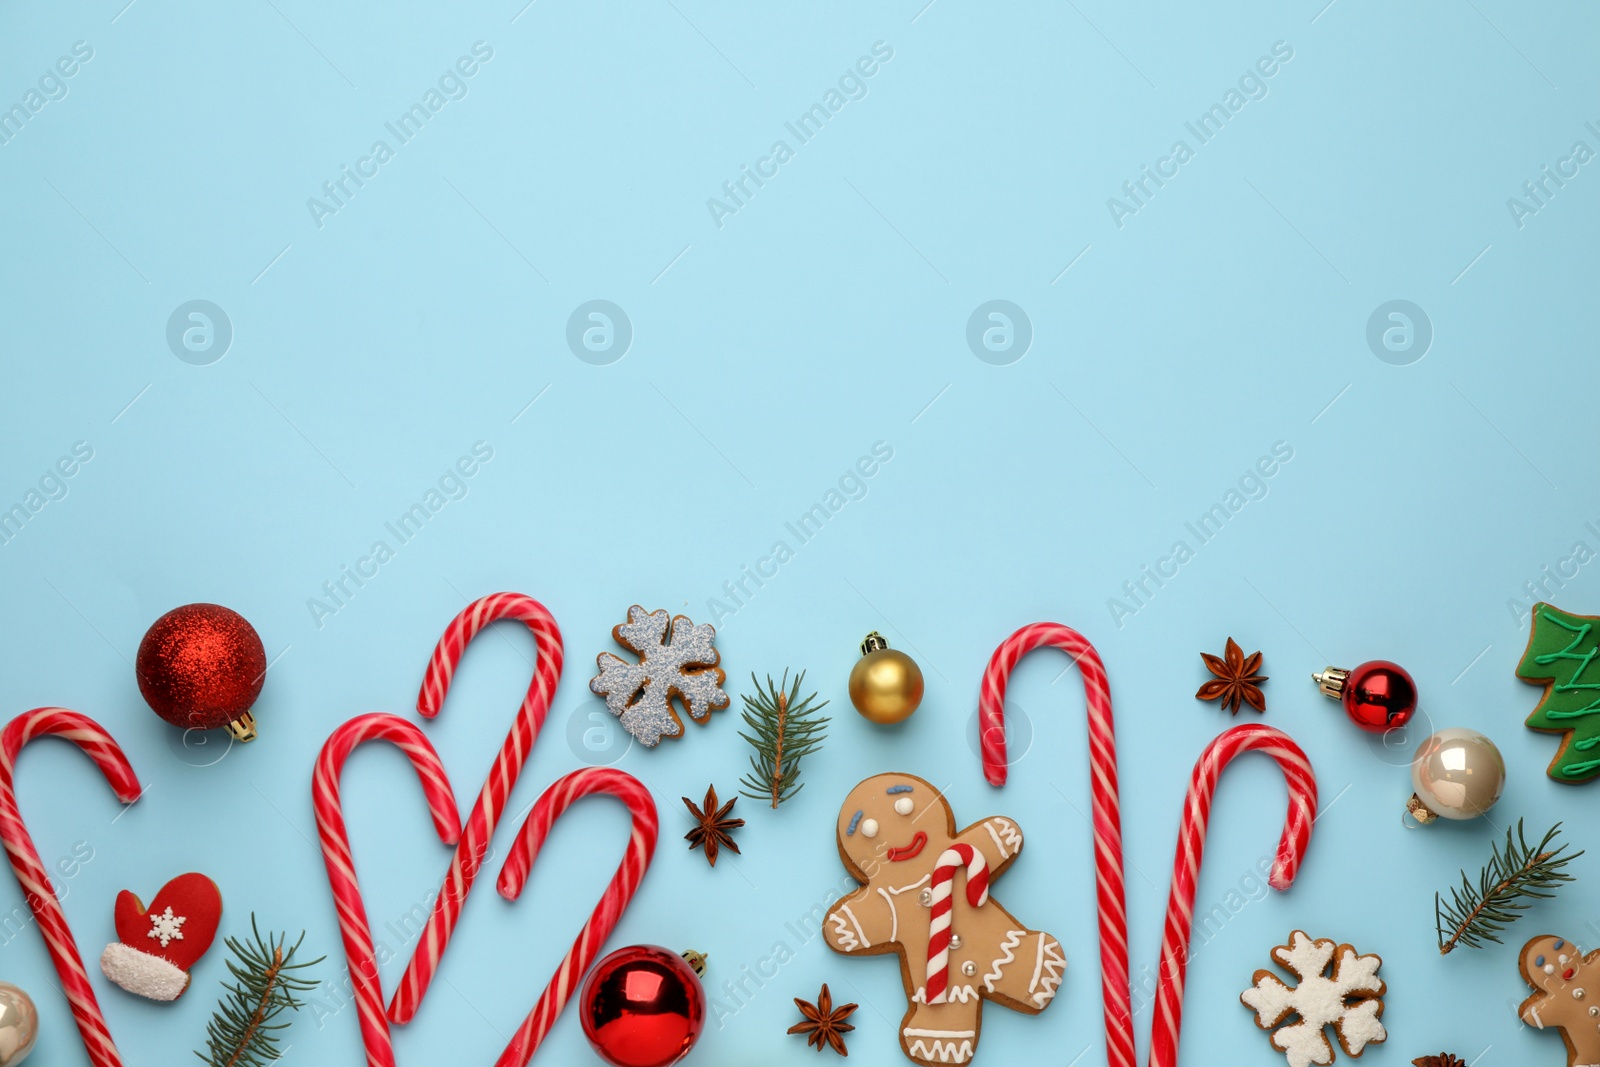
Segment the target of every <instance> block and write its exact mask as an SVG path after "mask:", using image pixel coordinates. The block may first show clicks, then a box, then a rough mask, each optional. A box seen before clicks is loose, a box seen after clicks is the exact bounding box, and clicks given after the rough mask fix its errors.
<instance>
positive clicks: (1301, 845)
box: [1150, 723, 1317, 1067]
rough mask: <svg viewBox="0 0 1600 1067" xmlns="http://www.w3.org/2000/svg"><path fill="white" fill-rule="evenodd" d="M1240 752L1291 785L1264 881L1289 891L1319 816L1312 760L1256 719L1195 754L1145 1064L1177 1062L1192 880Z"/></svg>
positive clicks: (1165, 1066)
mask: <svg viewBox="0 0 1600 1067" xmlns="http://www.w3.org/2000/svg"><path fill="white" fill-rule="evenodd" d="M1242 752H1262V753H1265V754H1266V755H1268V756H1271V757H1272V758H1273V759H1274V760H1276V761H1277V763H1278V766H1279V767H1280V768H1282V770H1283V774H1284V777H1285V778H1287V779H1288V783H1289V816H1288V821H1287V822H1286V823H1285V825H1284V828H1283V836H1282V838H1280V839H1279V841H1278V858H1277V862H1276V863H1274V864H1273V867H1272V876H1271V877H1270V878H1269V879H1268V880H1267V881H1268V883H1269V884H1270V885H1271V886H1272V887H1273V888H1274V889H1280V890H1281V889H1287V888H1288V887H1289V883H1291V882H1293V881H1294V876H1295V874H1296V873H1297V872H1298V871H1299V870H1300V861H1301V859H1302V858H1303V857H1304V856H1305V852H1306V846H1307V845H1308V844H1309V843H1310V841H1311V824H1312V823H1313V822H1314V821H1315V820H1316V817H1317V780H1316V777H1315V776H1314V775H1313V774H1312V772H1311V761H1310V760H1308V759H1307V758H1306V754H1305V753H1304V752H1303V751H1301V749H1300V746H1299V745H1297V744H1295V743H1294V741H1292V740H1291V739H1290V738H1289V736H1288V735H1287V734H1285V733H1283V732H1282V731H1279V730H1274V729H1273V728H1272V727H1270V726H1260V725H1257V724H1255V723H1249V724H1246V725H1243V726H1235V727H1234V728H1233V729H1231V730H1229V731H1227V732H1226V733H1224V734H1222V735H1221V736H1220V737H1218V738H1217V739H1216V740H1215V741H1213V742H1211V744H1210V745H1208V746H1207V747H1206V750H1205V751H1204V752H1203V753H1201V754H1200V759H1199V760H1198V761H1197V762H1196V763H1195V765H1194V774H1193V776H1192V777H1191V778H1190V779H1189V795H1188V797H1187V799H1186V800H1185V801H1184V806H1183V826H1182V828H1181V829H1180V830H1179V832H1178V853H1177V857H1176V859H1175V860H1174V861H1173V871H1172V893H1171V896H1170V897H1169V898H1168V902H1167V925H1166V931H1165V933H1164V934H1163V936H1162V939H1161V971H1160V979H1159V986H1158V988H1157V991H1156V1010H1155V1022H1154V1023H1153V1024H1152V1028H1151V1038H1150V1067H1175V1065H1176V1064H1177V1062H1178V1031H1179V1029H1180V1027H1181V1025H1182V1023H1183V982H1184V975H1185V974H1186V972H1187V970H1188V964H1189V934H1190V932H1191V930H1192V927H1193V925H1194V894H1195V885H1196V883H1197V881H1198V880H1199V875H1200V859H1201V856H1202V854H1203V853H1204V851H1205V844H1206V823H1207V821H1208V820H1209V819H1210V818H1211V798H1212V796H1213V795H1214V794H1215V793H1216V789H1217V780H1218V779H1219V778H1221V776H1222V772H1223V770H1224V769H1225V768H1226V767H1227V766H1228V763H1229V761H1231V760H1232V759H1233V758H1234V757H1235V756H1237V755H1239V754H1240V753H1242Z"/></svg>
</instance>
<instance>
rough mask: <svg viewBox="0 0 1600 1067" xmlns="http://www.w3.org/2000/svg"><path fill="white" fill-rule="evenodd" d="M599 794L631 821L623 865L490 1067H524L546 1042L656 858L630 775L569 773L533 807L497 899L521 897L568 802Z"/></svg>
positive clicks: (649, 814)
mask: <svg viewBox="0 0 1600 1067" xmlns="http://www.w3.org/2000/svg"><path fill="white" fill-rule="evenodd" d="M599 793H609V794H610V795H612V796H614V797H616V798H617V799H619V800H621V801H622V802H623V803H624V804H626V805H627V806H628V812H629V813H630V814H631V815H632V816H633V833H632V835H631V836H630V837H629V838H628V849H627V851H626V852H625V853H624V854H623V857H622V865H621V866H620V867H618V868H617V873H616V874H614V875H612V877H611V883H610V884H609V885H608V886H606V891H605V895H604V896H602V897H601V898H600V903H599V905H597V906H596V907H595V909H594V914H593V915H591V916H590V917H589V921H588V922H586V923H584V924H583V929H582V930H581V931H580V932H579V933H578V939H577V940H576V941H574V942H573V943H572V948H571V949H570V950H568V952H567V955H566V958H565V959H563V960H562V961H561V966H560V967H558V968H556V973H555V976H554V977H552V978H551V979H550V984H549V985H547V986H545V989H544V992H543V993H541V994H540V995H539V1002H538V1003H537V1004H535V1005H534V1006H533V1010H532V1011H530V1012H529V1013H528V1017H527V1018H526V1019H524V1020H523V1022H522V1026H521V1027H520V1028H518V1030H517V1032H516V1035H515V1036H513V1037H512V1039H511V1043H510V1044H508V1045H507V1046H506V1050H505V1051H504V1052H502V1053H501V1054H500V1058H499V1059H498V1060H496V1061H495V1067H526V1064H527V1063H528V1061H529V1060H530V1059H532V1058H533V1054H534V1052H536V1051H537V1050H538V1048H539V1043H540V1042H542V1041H543V1040H544V1039H545V1035H546V1034H548V1033H549V1032H550V1028H551V1027H552V1026H554V1025H555V1022H556V1019H557V1018H558V1017H559V1016H560V1015H561V1009H562V1008H563V1007H565V1006H566V1003H567V1001H568V1000H569V999H570V998H571V996H572V994H573V993H574V992H575V991H576V990H577V987H578V983H579V981H580V980H581V979H582V978H583V975H584V972H586V971H587V970H588V969H589V965H590V964H591V963H593V962H594V958H595V956H597V955H598V954H599V952H600V947H601V946H602V945H603V944H605V940H606V938H608V937H610V936H611V931H612V930H613V929H615V928H616V925H617V920H618V919H620V918H622V913H623V911H624V910H625V909H626V908H627V907H628V902H629V901H631V900H632V899H633V894H634V891H635V890H636V889H638V888H639V881H640V879H642V878H643V877H644V872H645V871H646V870H648V869H649V867H650V857H651V856H653V855H654V854H655V850H656V833H657V820H656V802H655V800H654V799H652V798H651V796H650V791H649V790H648V789H646V788H645V787H644V785H643V784H641V783H640V781H639V780H638V779H637V778H635V777H634V776H633V775H631V774H627V773H625V772H623V771H618V770H613V769H611V768H609V767H591V768H586V769H584V770H579V771H573V772H572V773H571V774H567V775H564V776H563V777H561V778H558V779H556V781H555V782H554V783H553V784H552V785H551V786H550V788H549V789H546V790H545V791H544V795H542V796H541V797H540V798H539V799H538V801H537V802H536V803H535V804H534V805H533V810H532V811H531V812H529V814H528V818H527V820H526V821H525V822H524V823H523V824H522V829H521V830H520V831H519V832H518V833H517V839H516V841H515V842H514V843H513V844H512V846H511V853H510V855H508V856H507V857H506V862H505V866H504V867H503V868H501V870H500V886H499V889H500V895H501V896H503V897H505V898H506V899H507V900H515V899H517V897H518V896H519V895H521V893H522V888H523V886H525V885H526V884H527V882H528V873H529V871H531V870H532V868H533V861H534V859H535V858H536V857H537V856H538V855H539V850H540V849H541V848H542V847H543V846H544V843H545V839H546V838H547V837H549V835H550V828H551V827H552V826H554V825H555V821H556V820H557V819H559V818H560V817H561V815H562V813H563V812H565V811H566V810H567V808H569V807H571V806H572V802H573V801H575V800H577V799H579V798H580V797H586V796H593V795H595V794H599Z"/></svg>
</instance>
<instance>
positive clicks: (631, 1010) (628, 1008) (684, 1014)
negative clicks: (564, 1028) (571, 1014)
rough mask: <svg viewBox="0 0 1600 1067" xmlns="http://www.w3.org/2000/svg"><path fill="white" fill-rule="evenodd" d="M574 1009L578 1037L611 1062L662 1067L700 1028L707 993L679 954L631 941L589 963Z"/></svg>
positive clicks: (618, 1066)
mask: <svg viewBox="0 0 1600 1067" xmlns="http://www.w3.org/2000/svg"><path fill="white" fill-rule="evenodd" d="M578 1010H579V1015H580V1018H581V1019H582V1022H583V1036H585V1037H587V1038H588V1039H589V1044H590V1045H591V1046H593V1048H594V1051H595V1053H596V1055H598V1056H599V1057H600V1058H601V1059H603V1060H605V1061H606V1062H607V1063H609V1064H611V1065H612V1067H667V1065H668V1064H671V1063H677V1062H678V1061H679V1060H681V1059H683V1057H685V1056H687V1055H688V1054H689V1050H690V1049H692V1048H694V1043H695V1042H696V1041H697V1040H699V1038H700V1031H701V1030H703V1029H705V1025H706V994H705V990H704V989H703V988H702V987H701V985H700V978H699V976H698V975H696V974H695V972H694V968H693V967H692V966H691V965H690V963H689V961H688V960H686V959H684V958H683V957H682V956H680V955H679V954H678V953H676V952H671V951H669V950H667V949H664V948H662V947H660V946H659V945H630V946H629V947H627V948H619V949H617V951H615V952H613V953H611V954H610V955H608V956H606V957H605V958H604V959H602V960H601V961H600V962H599V963H597V964H595V965H594V970H592V971H590V972H589V977H588V979H586V980H585V981H584V983H583V995H582V996H581V997H580V998H579V1003H578Z"/></svg>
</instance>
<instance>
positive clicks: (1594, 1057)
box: [1517, 934, 1600, 1067]
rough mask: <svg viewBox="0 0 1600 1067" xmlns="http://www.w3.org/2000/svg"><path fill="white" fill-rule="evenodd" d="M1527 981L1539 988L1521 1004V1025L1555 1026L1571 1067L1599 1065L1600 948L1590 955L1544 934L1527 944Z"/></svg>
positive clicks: (1523, 962) (1524, 970)
mask: <svg viewBox="0 0 1600 1067" xmlns="http://www.w3.org/2000/svg"><path fill="white" fill-rule="evenodd" d="M1521 967H1522V977H1523V979H1524V980H1526V981H1527V983H1528V984H1529V985H1531V986H1532V987H1533V988H1535V989H1537V990H1539V992H1537V993H1535V994H1534V995H1533V996H1531V997H1529V998H1528V999H1527V1000H1525V1001H1523V1002H1522V1007H1520V1008H1518V1009H1517V1014H1518V1015H1519V1016H1521V1017H1522V1021H1523V1022H1525V1023H1528V1024H1529V1025H1531V1026H1537V1027H1538V1028H1539V1029H1541V1030H1544V1029H1546V1028H1549V1027H1555V1028H1556V1029H1558V1030H1560V1031H1561V1039H1562V1040H1563V1041H1565V1042H1566V1043H1567V1067H1600V949H1596V950H1595V951H1593V952H1591V953H1589V954H1588V955H1587V956H1584V955H1581V954H1580V953H1579V952H1578V946H1576V945H1574V944H1573V943H1572V942H1571V941H1564V940H1562V939H1561V938H1559V937H1553V936H1551V935H1549V934H1543V935H1541V936H1539V937H1536V938H1534V939H1533V940H1532V941H1529V942H1528V943H1527V944H1526V945H1523V946H1522V960H1521Z"/></svg>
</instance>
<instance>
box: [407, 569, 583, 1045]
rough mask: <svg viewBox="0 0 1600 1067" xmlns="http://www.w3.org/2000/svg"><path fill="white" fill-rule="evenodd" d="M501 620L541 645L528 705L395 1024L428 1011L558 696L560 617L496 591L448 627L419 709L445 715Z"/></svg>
mask: <svg viewBox="0 0 1600 1067" xmlns="http://www.w3.org/2000/svg"><path fill="white" fill-rule="evenodd" d="M501 619H515V620H517V621H518V622H521V623H523V624H524V625H526V626H527V627H528V629H529V630H531V631H532V632H533V640H534V644H535V646H536V648H537V664H536V666H535V667H534V672H533V680H532V681H530V682H529V683H528V695H527V696H525V697H523V698H522V706H521V707H520V708H518V709H517V717H516V719H515V720H514V721H513V722H512V724H511V732H510V734H508V735H507V736H506V740H505V744H503V745H501V746H500V752H499V754H498V755H497V756H495V760H494V766H493V767H492V768H490V770H489V777H488V778H486V779H484V783H483V791H482V792H481V793H480V794H479V795H478V802H477V803H476V804H474V805H473V807H472V814H470V815H469V816H467V825H466V827H465V829H463V830H462V833H461V843H460V844H459V845H458V846H457V847H456V854H455V858H454V859H453V860H451V862H450V870H449V872H448V873H447V874H446V875H445V880H444V886H443V887H442V888H441V889H440V890H439V899H438V902H437V903H436V904H435V905H434V907H433V911H432V912H431V913H429V915H428V924H427V926H426V927H424V928H423V931H422V937H421V938H420V939H419V940H418V942H417V947H416V949H415V951H413V952H412V954H411V962H410V963H408V964H407V965H406V972H405V975H404V976H403V977H402V978H401V979H400V988H399V989H397V990H395V994H394V999H393V1000H392V1001H391V1002H390V1004H389V1018H390V1019H391V1020H392V1021H393V1022H395V1023H402V1024H403V1023H407V1022H410V1021H411V1019H412V1017H413V1016H415V1015H416V1014H417V1009H418V1008H420V1007H421V1006H422V998H423V997H424V996H426V995H427V992H428V985H429V983H431V982H432V981H433V975H434V972H435V971H437V970H438V969H439V961H440V960H441V959H442V958H443V957H444V952H445V949H446V948H448V947H449V946H450V935H451V934H453V933H454V932H455V928H456V922H457V921H458V920H459V919H460V917H461V909H462V907H463V906H464V905H465V904H466V901H467V894H468V893H469V892H471V891H472V883H473V881H474V879H476V878H477V876H478V869H479V868H480V867H481V866H482V865H483V860H484V857H485V856H487V855H488V854H489V840H490V838H492V837H493V836H494V828H495V827H496V826H497V825H498V824H499V822H500V816H501V815H502V814H504V812H505V808H506V803H507V801H509V800H510V798H511V790H512V787H514V786H515V785H516V784H517V777H518V776H519V775H520V774H521V773H522V765H523V762H524V761H526V760H527V758H528V753H529V751H531V750H532V748H533V743H534V741H536V740H537V739H538V737H539V728H540V727H542V726H543V725H544V718H545V715H546V714H548V713H549V711H550V698H551V697H552V696H554V695H555V691H556V683H557V682H558V681H560V679H561V658H562V647H561V629H560V627H558V626H557V625H556V620H555V619H554V618H553V617H552V616H551V614H550V613H549V612H548V611H546V610H545V607H544V605H543V604H541V603H539V602H538V601H537V600H534V599H533V598H532V597H529V596H524V595H522V594H521V593H494V594H492V595H490V596H486V597H482V598H480V599H478V600H475V601H473V602H472V603H471V604H468V605H467V606H466V607H465V608H463V609H462V611H461V614H459V615H457V616H456V617H455V618H454V619H452V620H451V622H450V625H449V626H447V627H445V631H444V635H443V636H442V637H440V638H439V644H438V645H437V646H436V647H435V648H434V650H433V658H432V659H430V660H429V661H428V671H427V674H425V675H424V676H423V679H422V691H421V692H420V693H419V694H418V695H417V710H418V711H420V712H421V713H422V714H423V715H425V716H427V717H428V718H430V719H431V718H433V717H434V716H435V715H437V714H439V709H440V708H442V707H443V706H444V698H445V694H446V693H447V692H449V690H450V679H451V677H452V676H454V674H455V670H456V665H457V664H458V663H459V662H460V661H461V654H462V653H463V652H465V651H466V648H467V644H468V643H469V642H470V641H471V640H472V639H473V638H474V637H475V636H477V634H478V632H479V631H480V630H482V629H483V628H484V627H485V626H487V625H489V624H490V623H492V622H498V621H499V620H501Z"/></svg>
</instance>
